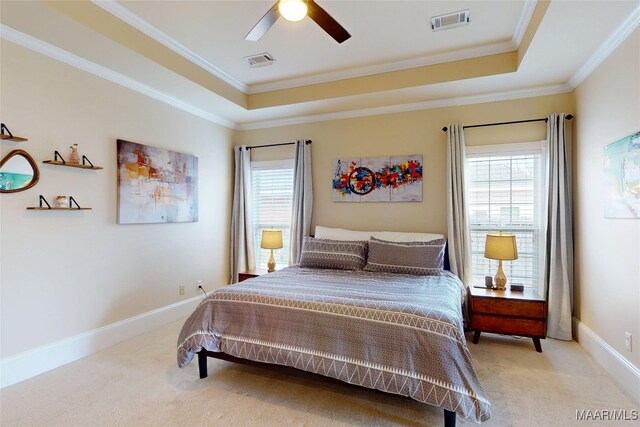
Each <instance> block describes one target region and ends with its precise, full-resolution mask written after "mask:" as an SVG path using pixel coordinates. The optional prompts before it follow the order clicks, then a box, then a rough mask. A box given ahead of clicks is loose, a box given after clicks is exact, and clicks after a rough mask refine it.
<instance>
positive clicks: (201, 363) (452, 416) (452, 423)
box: [198, 245, 456, 427]
mask: <svg viewBox="0 0 640 427" xmlns="http://www.w3.org/2000/svg"><path fill="white" fill-rule="evenodd" d="M444 269H445V270H449V248H448V245H446V246H445V248H444ZM207 357H213V358H214V359H222V360H226V361H228V362H235V363H240V364H242V365H249V366H256V367H259V368H269V369H275V370H278V371H281V372H294V371H295V372H297V373H300V372H303V373H304V374H305V375H309V376H317V377H322V378H326V379H328V380H331V381H335V382H339V383H341V384H348V383H345V382H343V381H340V380H338V379H335V378H331V377H325V376H324V375H321V374H316V373H313V372H308V371H302V370H300V369H297V368H292V367H289V366H283V365H274V364H272V363H265V362H256V361H253V360H249V359H241V358H239V357H235V356H231V355H229V354H226V353H222V352H214V351H208V350H204V349H202V350H200V351H199V352H198V369H199V370H200V378H201V379H203V378H207V376H208V375H209V374H208V372H207ZM350 385H353V386H356V387H362V386H359V385H357V384H350ZM362 388H366V389H367V390H372V389H370V388H368V387H362ZM381 392H382V391H381ZM383 393H384V392H383ZM444 427H456V413H455V412H452V411H449V410H447V409H444Z"/></svg>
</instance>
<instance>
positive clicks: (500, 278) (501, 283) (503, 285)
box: [494, 260, 507, 291]
mask: <svg viewBox="0 0 640 427" xmlns="http://www.w3.org/2000/svg"><path fill="white" fill-rule="evenodd" d="M494 280H495V283H496V289H497V290H499V291H504V290H505V289H507V276H505V274H504V271H503V270H502V260H500V261H498V272H497V273H496V277H494Z"/></svg>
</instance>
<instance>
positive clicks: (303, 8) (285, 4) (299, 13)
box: [278, 0, 307, 22]
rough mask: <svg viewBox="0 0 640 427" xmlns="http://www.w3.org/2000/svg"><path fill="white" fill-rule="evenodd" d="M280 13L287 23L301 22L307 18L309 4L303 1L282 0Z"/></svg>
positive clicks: (279, 4)
mask: <svg viewBox="0 0 640 427" xmlns="http://www.w3.org/2000/svg"><path fill="white" fill-rule="evenodd" d="M278 11H280V15H282V17H283V18H284V19H286V20H287V21H293V22H295V21H300V20H301V19H302V18H304V17H305V16H307V4H306V3H305V2H304V1H302V0H280V1H279V2H278Z"/></svg>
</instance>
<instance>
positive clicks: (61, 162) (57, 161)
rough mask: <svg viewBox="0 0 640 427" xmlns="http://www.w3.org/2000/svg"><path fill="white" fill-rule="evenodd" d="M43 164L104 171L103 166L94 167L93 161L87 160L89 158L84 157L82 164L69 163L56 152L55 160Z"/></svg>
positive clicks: (45, 161)
mask: <svg viewBox="0 0 640 427" xmlns="http://www.w3.org/2000/svg"><path fill="white" fill-rule="evenodd" d="M42 163H46V164H48V165H57V166H67V167H70V168H80V169H93V170H99V169H104V168H103V167H102V166H94V165H93V163H91V160H89V159H88V158H87V156H84V155H83V156H82V163H69V162H67V161H65V160H64V159H63V158H62V156H61V155H60V153H59V152H57V151H54V155H53V160H44V161H43V162H42Z"/></svg>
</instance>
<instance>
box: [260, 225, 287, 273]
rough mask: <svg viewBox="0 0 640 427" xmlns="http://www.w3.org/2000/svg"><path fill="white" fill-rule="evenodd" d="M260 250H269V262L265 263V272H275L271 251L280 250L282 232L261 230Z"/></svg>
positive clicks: (274, 261) (274, 260) (274, 262)
mask: <svg viewBox="0 0 640 427" xmlns="http://www.w3.org/2000/svg"><path fill="white" fill-rule="evenodd" d="M260 247H261V248H262V249H271V255H270V256H269V261H267V271H268V272H269V273H271V272H273V271H275V270H276V259H275V258H274V257H273V250H274V249H280V248H282V230H262V242H260Z"/></svg>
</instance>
